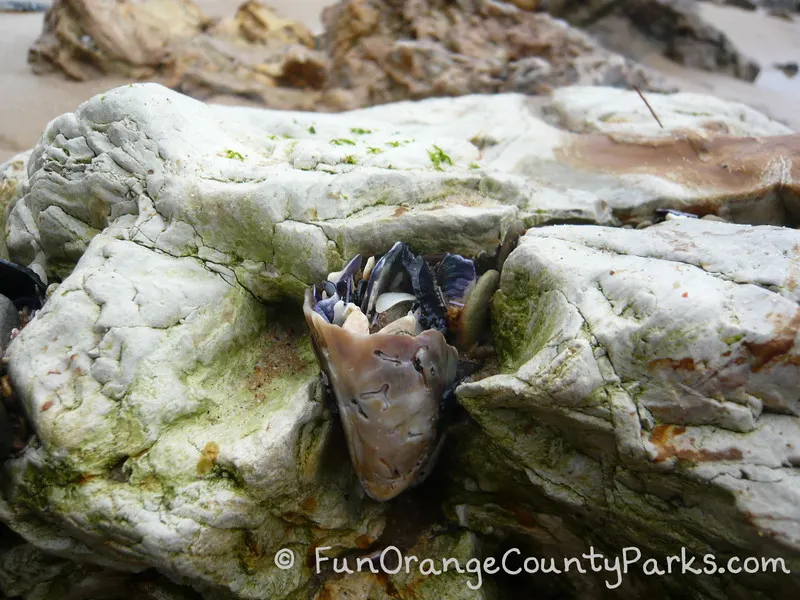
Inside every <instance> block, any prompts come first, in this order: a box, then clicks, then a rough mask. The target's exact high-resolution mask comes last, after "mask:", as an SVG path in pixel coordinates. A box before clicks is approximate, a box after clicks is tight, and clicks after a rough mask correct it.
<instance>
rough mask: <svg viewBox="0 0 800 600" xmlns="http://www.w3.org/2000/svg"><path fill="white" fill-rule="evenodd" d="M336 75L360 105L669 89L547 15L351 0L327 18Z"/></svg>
mask: <svg viewBox="0 0 800 600" xmlns="http://www.w3.org/2000/svg"><path fill="white" fill-rule="evenodd" d="M323 22H324V23H325V26H326V33H325V35H324V36H323V45H324V46H325V47H326V48H327V50H328V53H329V55H330V58H331V63H332V64H331V78H332V79H333V80H334V81H335V82H336V84H337V85H338V86H340V87H342V88H344V89H348V90H353V93H354V94H356V106H364V105H371V104H376V103H383V102H390V101H398V100H405V99H409V98H410V99H419V98H427V97H431V96H459V95H463V94H468V93H494V92H521V93H526V94H540V93H545V92H548V91H550V89H552V88H553V87H559V86H564V85H572V84H582V85H606V86H621V87H626V88H627V87H630V86H631V85H638V86H640V87H646V88H650V89H656V90H658V89H661V90H664V89H665V88H666V86H665V85H664V84H663V82H661V81H660V80H659V77H658V76H657V75H655V74H654V73H653V72H651V71H648V70H647V69H643V68H642V67H641V66H639V65H637V64H636V63H633V62H631V61H627V60H626V59H624V58H622V57H621V56H620V55H615V54H612V53H609V52H607V51H606V50H603V49H602V48H601V47H599V46H598V45H597V44H596V43H595V42H594V41H593V40H592V39H591V38H590V37H589V36H587V35H586V34H584V33H583V32H580V31H578V30H576V29H572V28H570V27H569V26H568V25H567V24H566V23H564V22H562V21H558V20H555V19H553V18H552V17H550V16H549V15H546V14H535V13H533V12H531V11H528V10H524V9H523V8H519V7H517V6H514V5H513V4H509V3H503V2H492V1H489V2H483V1H479V0H478V1H465V2H458V3H449V2H444V1H442V0H425V1H423V2H382V1H378V0H346V1H344V2H340V3H339V4H337V5H335V6H332V7H330V8H328V9H326V10H325V12H324V13H323Z"/></svg>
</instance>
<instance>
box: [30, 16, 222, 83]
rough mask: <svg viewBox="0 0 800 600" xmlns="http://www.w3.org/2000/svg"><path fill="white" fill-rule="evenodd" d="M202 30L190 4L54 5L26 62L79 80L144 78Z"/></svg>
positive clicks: (205, 22) (203, 20)
mask: <svg viewBox="0 0 800 600" xmlns="http://www.w3.org/2000/svg"><path fill="white" fill-rule="evenodd" d="M207 25H208V19H207V18H206V17H205V16H204V15H203V14H202V13H201V12H200V10H199V9H198V8H197V6H196V5H195V4H194V3H193V2H191V0H148V1H147V2H130V1H125V2H115V1H108V0H55V2H54V3H53V6H52V7H51V8H50V9H49V10H48V11H47V15H46V17H45V26H44V31H43V32H42V35H41V36H40V37H39V39H37V40H36V42H35V43H34V45H33V46H32V47H31V49H30V53H29V56H28V60H29V62H30V63H31V64H32V65H33V67H34V71H39V72H42V71H47V70H52V69H59V70H61V71H63V72H64V73H66V74H67V75H69V76H70V77H72V78H74V79H79V80H85V79H90V78H92V77H96V76H98V75H110V74H121V75H125V76H131V77H149V76H151V75H153V73H155V72H156V71H157V70H158V69H159V68H160V67H161V66H163V65H164V64H165V62H166V61H167V60H169V59H170V58H171V57H172V55H173V54H174V53H175V52H177V51H179V50H180V49H181V47H182V46H183V45H185V44H186V43H188V42H189V41H190V40H192V39H193V38H194V37H195V36H197V35H198V33H199V32H200V31H201V30H202V29H203V28H204V27H206V26H207Z"/></svg>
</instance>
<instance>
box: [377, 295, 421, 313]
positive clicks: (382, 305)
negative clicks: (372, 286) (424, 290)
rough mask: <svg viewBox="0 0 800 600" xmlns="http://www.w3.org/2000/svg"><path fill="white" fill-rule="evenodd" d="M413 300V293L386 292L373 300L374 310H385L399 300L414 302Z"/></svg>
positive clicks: (414, 298) (380, 311)
mask: <svg viewBox="0 0 800 600" xmlns="http://www.w3.org/2000/svg"><path fill="white" fill-rule="evenodd" d="M414 300H416V297H415V296H414V294H405V293H403V292H387V293H385V294H381V295H380V296H378V300H377V301H376V302H375V312H379V313H382V312H386V311H387V310H389V309H390V308H391V307H393V306H394V305H395V304H399V303H400V302H414Z"/></svg>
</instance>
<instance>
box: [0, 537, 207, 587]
mask: <svg viewBox="0 0 800 600" xmlns="http://www.w3.org/2000/svg"><path fill="white" fill-rule="evenodd" d="M1 533H2V535H3V536H4V542H5V541H6V538H5V536H9V537H12V536H14V534H13V533H12V532H11V531H8V530H5V531H2V532H1ZM4 545H5V544H4ZM0 592H2V593H3V594H5V596H6V597H8V598H26V599H34V598H36V599H40V600H64V599H69V600H97V599H99V598H130V599H131V600H148V599H152V600H199V599H200V598H201V597H200V595H199V594H197V593H196V592H194V591H192V590H191V589H190V588H182V587H180V586H177V585H175V584H173V583H172V582H170V581H169V580H167V579H166V578H165V577H163V576H160V575H158V574H157V573H154V572H148V573H145V574H143V575H132V574H130V573H125V572H122V571H115V570H113V569H108V568H103V567H97V566H92V565H76V564H75V563H73V562H70V561H68V560H64V559H61V558H57V557H55V556H52V555H49V554H45V553H44V552H42V551H41V550H39V549H38V548H36V547H35V546H33V545H31V544H27V543H25V541H24V540H21V539H20V538H17V539H16V540H15V543H13V545H11V547H8V548H3V549H2V550H0Z"/></svg>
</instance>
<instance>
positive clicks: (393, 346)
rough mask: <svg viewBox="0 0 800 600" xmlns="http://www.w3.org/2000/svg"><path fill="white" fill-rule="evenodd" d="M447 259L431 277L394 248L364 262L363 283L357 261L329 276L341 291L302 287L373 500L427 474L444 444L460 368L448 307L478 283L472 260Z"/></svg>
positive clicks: (320, 355) (404, 249) (401, 247)
mask: <svg viewBox="0 0 800 600" xmlns="http://www.w3.org/2000/svg"><path fill="white" fill-rule="evenodd" d="M448 256H450V257H451V258H448V257H445V259H443V261H442V263H441V264H440V268H439V269H437V271H436V273H434V271H433V270H432V269H431V268H430V267H429V266H428V265H427V264H426V263H425V261H424V260H423V258H422V257H421V256H417V255H415V254H413V252H411V250H410V248H409V247H408V246H407V245H406V244H403V243H400V242H398V243H396V244H395V245H394V246H393V247H392V249H391V250H390V251H389V252H387V253H386V254H385V255H383V256H382V257H381V258H380V259H379V260H378V261H377V262H374V259H371V260H370V261H368V263H367V268H365V269H364V271H365V275H367V274H368V275H369V281H368V283H366V285H363V284H364V283H365V281H364V279H361V280H360V281H358V280H357V278H358V269H357V268H355V269H353V268H351V265H353V261H351V263H350V264H348V267H347V268H345V269H344V270H343V271H341V272H339V273H335V274H332V276H330V277H329V281H330V282H331V283H332V284H335V286H336V293H335V294H334V295H333V296H332V297H331V298H327V299H326V298H323V297H322V295H321V293H319V292H318V288H317V287H316V286H315V287H313V288H312V289H310V290H307V291H306V296H305V302H304V305H303V311H304V314H305V317H306V320H307V322H308V325H309V328H310V330H311V337H312V341H313V345H314V350H315V353H316V355H317V360H318V361H319V364H320V367H321V368H322V370H323V372H324V373H325V376H326V378H327V381H328V382H329V383H330V386H331V389H332V390H333V394H334V396H335V398H336V403H337V406H338V409H339V415H340V417H341V419H342V425H343V427H344V431H345V437H346V439H347V445H348V450H349V452H350V458H351V460H352V462H353V467H354V468H355V471H356V473H357V474H358V477H359V480H360V481H361V484H362V486H363V487H364V489H365V490H366V492H367V494H369V496H371V497H372V498H374V499H376V500H389V499H391V498H394V497H395V496H396V495H397V494H399V493H401V492H402V491H404V490H405V489H407V488H408V487H410V486H411V485H413V484H415V483H416V482H417V480H418V479H419V478H421V477H422V476H423V475H424V474H425V473H427V472H429V471H430V467H431V466H432V464H431V463H432V460H434V454H435V450H436V448H437V446H438V444H439V441H440V438H441V434H442V431H441V425H440V416H441V412H442V401H443V398H444V397H445V394H446V393H447V392H448V391H449V390H450V389H452V387H453V386H454V385H455V382H456V372H457V369H458V351H457V350H456V349H455V348H454V347H452V346H450V345H448V343H447V341H446V339H445V335H447V334H448V333H449V331H448V323H447V315H448V309H447V307H448V306H449V304H448V303H450V302H456V303H459V302H462V301H463V300H464V299H465V296H466V295H467V294H468V293H469V291H470V290H471V289H472V287H473V286H474V285H475V268H474V265H473V264H472V261H469V260H468V259H465V258H462V257H460V256H456V255H448ZM357 258H358V266H360V257H357ZM371 262H374V266H372V265H371V264H370V263H371ZM442 265H445V267H444V269H442ZM345 296H347V299H345ZM348 302H349V304H348ZM345 313H347V314H345ZM370 331H372V332H373V333H370Z"/></svg>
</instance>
